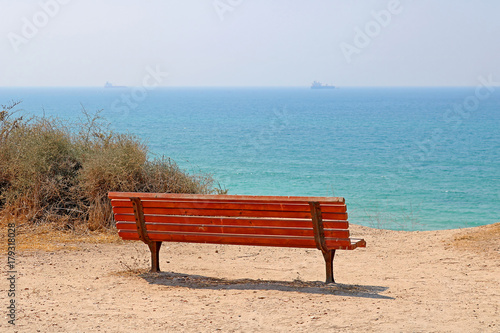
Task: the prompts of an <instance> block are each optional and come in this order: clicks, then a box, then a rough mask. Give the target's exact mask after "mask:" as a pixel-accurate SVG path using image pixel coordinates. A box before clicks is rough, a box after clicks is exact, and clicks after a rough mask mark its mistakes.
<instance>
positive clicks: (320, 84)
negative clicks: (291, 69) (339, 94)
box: [311, 81, 335, 89]
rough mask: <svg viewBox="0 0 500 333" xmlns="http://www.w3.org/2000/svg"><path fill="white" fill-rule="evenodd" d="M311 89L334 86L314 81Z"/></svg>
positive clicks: (333, 87) (332, 87)
mask: <svg viewBox="0 0 500 333" xmlns="http://www.w3.org/2000/svg"><path fill="white" fill-rule="evenodd" d="M311 89H335V86H329V85H328V84H323V83H321V82H318V81H314V82H313V83H312V85H311Z"/></svg>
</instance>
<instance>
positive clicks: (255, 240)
mask: <svg viewBox="0 0 500 333" xmlns="http://www.w3.org/2000/svg"><path fill="white" fill-rule="evenodd" d="M118 233H119V235H120V236H121V237H122V238H123V239H128V240H138V239H139V236H138V235H137V232H128V231H119V232H118ZM149 237H150V239H151V240H155V241H163V242H189V243H211V244H233V245H252V246H277V247H303V248H316V243H315V241H314V238H311V237H290V236H287V237H279V236H263V235H251V236H250V235H237V234H234V235H233V234H205V233H169V234H165V233H161V234H158V233H153V232H151V233H150V234H149ZM326 245H327V246H328V247H329V248H331V249H335V248H340V247H342V248H348V247H350V246H352V244H351V240H350V239H348V238H347V239H345V238H342V239H341V238H327V239H326Z"/></svg>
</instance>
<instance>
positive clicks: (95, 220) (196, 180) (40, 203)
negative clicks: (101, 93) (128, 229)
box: [0, 103, 218, 230]
mask: <svg viewBox="0 0 500 333" xmlns="http://www.w3.org/2000/svg"><path fill="white" fill-rule="evenodd" d="M17 104H18V103H11V104H9V105H1V107H2V111H0V209H2V214H4V215H5V214H7V213H8V214H11V215H14V216H17V217H19V218H22V220H26V221H29V222H30V223H32V224H33V223H34V224H37V225H39V224H54V223H56V224H58V225H60V226H63V228H64V229H71V230H74V229H75V228H76V227H77V226H78V227H79V228H81V226H82V225H83V226H85V227H86V228H88V229H89V230H97V229H102V228H107V227H109V226H111V225H112V221H113V215H112V210H111V205H110V202H109V199H108V198H107V193H108V192H109V191H125V192H129V191H130V192H164V193H215V192H218V189H215V188H214V186H213V185H214V182H213V179H212V178H211V177H210V176H209V175H204V174H199V175H190V174H187V173H186V172H184V171H182V170H181V169H179V167H178V166H177V165H176V164H175V162H174V161H172V160H170V159H169V158H164V157H163V158H160V159H154V160H149V159H148V158H147V156H148V150H147V146H146V145H145V144H143V143H142V142H141V141H140V140H139V139H137V138H136V137H134V136H132V135H129V134H118V133H114V132H112V131H109V130H108V129H107V126H106V124H105V123H104V122H103V121H102V119H101V118H100V116H99V113H96V114H94V115H92V114H89V113H88V112H87V111H86V110H85V109H83V115H84V116H85V120H84V122H83V123H81V124H78V125H73V124H68V123H65V122H62V121H60V120H58V119H47V118H31V119H28V120H23V118H22V117H17V118H16V117H15V112H14V111H13V110H14V108H15V107H16V106H17Z"/></svg>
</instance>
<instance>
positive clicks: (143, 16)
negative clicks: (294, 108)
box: [0, 0, 500, 86]
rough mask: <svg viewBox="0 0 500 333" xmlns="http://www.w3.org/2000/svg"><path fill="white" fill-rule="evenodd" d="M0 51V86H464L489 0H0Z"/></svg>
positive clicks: (476, 61)
mask: <svg viewBox="0 0 500 333" xmlns="http://www.w3.org/2000/svg"><path fill="white" fill-rule="evenodd" d="M0 50H1V52H0V86H102V85H103V84H104V83H105V82H106V81H111V82H113V83H114V84H116V85H127V86H140V85H141V84H143V83H144V82H148V84H153V83H154V84H156V83H159V84H160V85H164V86H307V85H309V84H310V83H311V82H312V81H313V80H319V81H322V82H325V83H330V84H334V85H338V86H400V85H401V86H442V85H444V86H463V85H470V86H474V85H476V84H477V83H478V81H477V78H478V77H479V76H483V77H487V76H488V75H492V77H493V79H494V80H495V81H500V1H497V0H482V1H472V0H400V1H397V0H383V1H378V0H377V1H375V0H373V1H369V0H364V1H361V0H360V1H356V0H343V1H340V0H336V1H335V0H329V1H328V0H311V1H306V0H301V1H298V0H272V1H271V0H177V1H166V0H151V1H137V0H135V1H131V0H100V1H96V0H36V1H31V0H0ZM155 71H156V72H157V74H156V78H153V76H152V74H151V72H155ZM158 72H159V73H160V74H158ZM166 72H168V76H166V75H165V73H166ZM148 80H149V81H148Z"/></svg>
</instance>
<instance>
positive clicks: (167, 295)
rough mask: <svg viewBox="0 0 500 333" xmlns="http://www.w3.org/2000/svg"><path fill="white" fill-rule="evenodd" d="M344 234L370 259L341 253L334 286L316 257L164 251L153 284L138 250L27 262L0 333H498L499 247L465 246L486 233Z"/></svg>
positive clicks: (214, 248)
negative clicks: (360, 241) (362, 243)
mask: <svg viewBox="0 0 500 333" xmlns="http://www.w3.org/2000/svg"><path fill="white" fill-rule="evenodd" d="M352 228H353V231H354V232H353V233H354V234H355V235H356V236H361V237H363V238H365V240H366V241H367V248H366V249H356V250H354V251H337V253H338V254H337V256H336V259H335V261H334V266H335V268H334V269H335V279H336V280H337V282H338V283H337V284H336V285H325V284H323V283H322V281H323V279H324V275H325V272H324V261H323V257H322V256H321V253H320V251H318V250H303V249H286V248H267V247H244V246H222V245H208V244H178V243H164V244H163V247H162V250H161V253H160V265H161V268H162V270H163V272H162V273H160V274H151V273H147V269H148V267H149V260H148V258H149V252H148V250H147V246H146V245H144V244H142V243H140V242H124V243H123V244H76V245H71V246H68V249H63V250H59V251H55V252H43V251H24V252H21V253H19V254H18V255H17V260H18V266H17V271H18V277H17V282H16V283H17V285H16V289H17V296H16V302H17V320H16V326H15V327H13V326H12V325H9V324H8V322H7V320H8V318H7V317H5V314H6V306H7V305H8V302H9V298H8V297H7V291H6V289H7V287H8V286H7V281H6V279H5V278H2V282H1V285H0V286H1V289H2V290H1V295H0V304H1V308H2V309H3V310H2V321H1V322H0V331H2V332H6V331H10V332H146V331H147V332H178V331H179V332H218V331H222V332H285V331H286V332H289V331H292V332H295V331H297V332H302V331H304V332H305V331H307V332H310V331H311V332H312V331H315V332H361V331H363V332H500V239H498V238H497V237H494V238H493V241H488V242H486V243H485V244H481V246H475V245H474V243H473V241H474V238H473V237H468V236H467V235H468V234H469V233H471V234H473V233H475V232H478V231H479V232H483V233H484V232H489V229H485V228H491V226H489V227H480V228H472V229H464V230H447V231H426V232H398V231H386V230H377V229H370V228H366V227H360V226H352ZM497 229H498V226H497ZM497 234H498V233H497ZM457 237H458V238H461V239H462V240H464V241H467V240H472V246H471V244H467V243H464V244H465V245H460V244H458V245H459V246H456V244H455V243H456V242H455V243H453V240H454V239H455V238H457ZM75 247H76V250H75V249H74V248H75ZM0 260H1V261H2V263H6V262H7V257H6V256H5V255H2V256H0ZM4 269H5V265H4V264H2V270H4ZM5 274H6V273H5ZM5 274H2V275H3V276H5Z"/></svg>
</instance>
